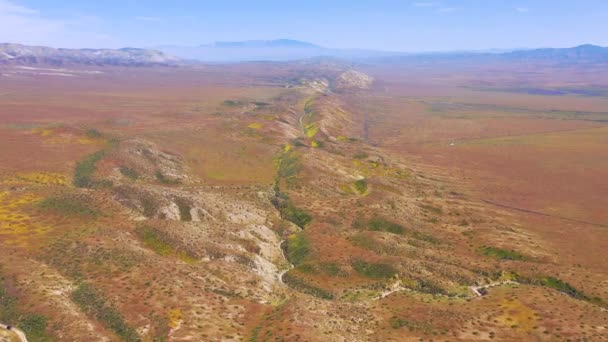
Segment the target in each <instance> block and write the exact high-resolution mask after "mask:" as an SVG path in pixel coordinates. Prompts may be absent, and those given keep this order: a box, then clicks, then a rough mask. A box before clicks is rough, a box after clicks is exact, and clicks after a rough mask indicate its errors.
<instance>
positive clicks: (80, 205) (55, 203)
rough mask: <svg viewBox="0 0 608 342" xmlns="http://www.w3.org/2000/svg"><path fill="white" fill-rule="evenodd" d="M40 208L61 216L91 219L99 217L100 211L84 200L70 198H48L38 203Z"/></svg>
mask: <svg viewBox="0 0 608 342" xmlns="http://www.w3.org/2000/svg"><path fill="white" fill-rule="evenodd" d="M38 207H39V208H41V209H43V210H46V211H50V212H53V213H56V214H60V215H69V216H81V217H90V218H95V217H97V216H98V215H99V212H98V211H96V210H94V209H92V208H91V207H90V206H89V205H88V204H87V203H86V202H84V201H83V200H82V199H79V198H75V197H69V196H60V197H49V198H46V199H44V200H42V201H41V202H40V203H38Z"/></svg>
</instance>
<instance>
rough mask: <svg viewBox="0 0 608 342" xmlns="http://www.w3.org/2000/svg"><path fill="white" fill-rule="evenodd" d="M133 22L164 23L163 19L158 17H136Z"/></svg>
mask: <svg viewBox="0 0 608 342" xmlns="http://www.w3.org/2000/svg"><path fill="white" fill-rule="evenodd" d="M135 20H139V21H150V22H155V23H162V22H163V21H165V19H163V18H160V17H147V16H137V17H135Z"/></svg>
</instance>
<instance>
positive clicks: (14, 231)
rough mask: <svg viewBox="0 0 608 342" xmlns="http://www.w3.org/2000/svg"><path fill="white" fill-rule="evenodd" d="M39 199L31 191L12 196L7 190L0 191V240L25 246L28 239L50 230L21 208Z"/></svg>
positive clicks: (42, 234) (39, 198)
mask: <svg viewBox="0 0 608 342" xmlns="http://www.w3.org/2000/svg"><path fill="white" fill-rule="evenodd" d="M39 200H41V197H39V196H37V195H35V194H32V193H26V194H20V195H17V196H14V195H12V194H11V193H9V192H0V236H2V238H1V239H0V240H2V241H4V242H5V243H7V244H11V245H14V246H20V247H27V246H28V241H29V239H31V238H32V237H41V236H44V235H46V234H47V233H48V232H49V231H50V230H51V228H50V227H48V226H45V225H43V224H41V223H40V222H37V221H36V220H34V219H33V218H32V217H31V216H30V215H29V214H28V213H27V212H25V211H24V210H23V209H24V208H23V207H24V206H26V205H28V204H31V203H34V202H38V201H39Z"/></svg>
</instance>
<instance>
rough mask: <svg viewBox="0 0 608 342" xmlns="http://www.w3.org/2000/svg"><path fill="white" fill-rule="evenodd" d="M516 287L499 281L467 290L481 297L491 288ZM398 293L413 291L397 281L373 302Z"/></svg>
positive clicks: (510, 282) (515, 283)
mask: <svg viewBox="0 0 608 342" xmlns="http://www.w3.org/2000/svg"><path fill="white" fill-rule="evenodd" d="M509 284H512V285H517V284H519V283H518V282H516V281H512V280H506V281H500V282H496V283H491V284H487V285H481V286H469V289H470V290H471V291H472V292H473V294H474V295H475V297H483V296H484V295H485V294H484V293H482V292H480V291H481V290H486V289H489V288H492V287H496V286H502V285H509ZM399 291H408V292H412V291H414V290H412V289H410V288H408V287H405V286H403V285H402V284H401V281H400V280H398V281H397V282H395V283H394V284H393V285H391V287H390V288H389V289H388V290H386V291H384V292H382V293H381V294H379V295H378V296H376V297H374V299H373V300H380V299H384V298H386V297H388V296H390V295H392V294H393V293H395V292H399ZM444 296H445V297H448V298H463V297H458V296H447V295H444Z"/></svg>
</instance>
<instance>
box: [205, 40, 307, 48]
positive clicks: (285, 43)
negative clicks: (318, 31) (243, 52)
mask: <svg viewBox="0 0 608 342" xmlns="http://www.w3.org/2000/svg"><path fill="white" fill-rule="evenodd" d="M212 46H214V47H219V48H222V47H224V48H235V47H243V48H281V47H282V48H318V47H319V46H318V45H315V44H313V43H309V42H303V41H300V40H293V39H275V40H245V41H238V42H215V43H213V44H212Z"/></svg>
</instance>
